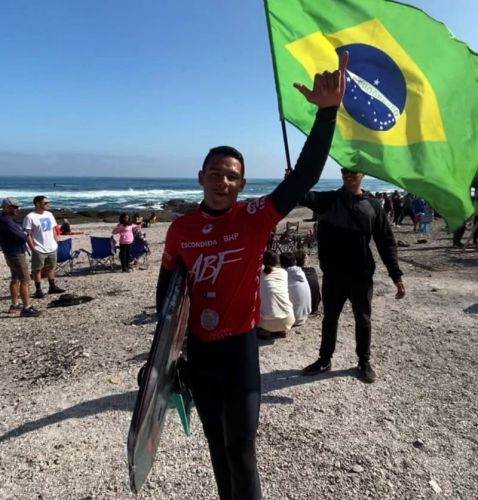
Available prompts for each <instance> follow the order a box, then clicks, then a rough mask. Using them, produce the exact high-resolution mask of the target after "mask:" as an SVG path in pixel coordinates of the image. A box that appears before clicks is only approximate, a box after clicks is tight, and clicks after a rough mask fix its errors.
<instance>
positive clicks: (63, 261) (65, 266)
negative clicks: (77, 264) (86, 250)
mask: <svg viewBox="0 0 478 500" xmlns="http://www.w3.org/2000/svg"><path fill="white" fill-rule="evenodd" d="M71 241H72V240H71V238H68V239H66V240H61V241H59V242H58V248H57V250H56V269H55V271H56V272H59V271H63V272H64V273H65V274H71V273H72V272H73V261H74V259H76V258H77V257H78V255H79V254H80V251H79V250H76V251H75V252H73V251H72V248H71V247H72V245H71Z"/></svg>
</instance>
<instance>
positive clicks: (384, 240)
mask: <svg viewBox="0 0 478 500" xmlns="http://www.w3.org/2000/svg"><path fill="white" fill-rule="evenodd" d="M373 239H374V241H375V244H376V245H377V250H378V253H379V254H380V258H381V259H382V262H383V263H384V264H385V267H386V268H387V271H388V275H389V276H390V278H392V280H393V282H394V283H397V282H398V281H401V277H402V275H403V273H402V271H401V269H400V267H399V265H398V254H397V244H396V242H395V237H394V236H393V231H392V228H391V227H390V223H389V222H388V219H387V215H386V213H385V211H384V210H383V209H382V208H380V210H379V211H378V213H377V216H376V218H375V224H374V228H373Z"/></svg>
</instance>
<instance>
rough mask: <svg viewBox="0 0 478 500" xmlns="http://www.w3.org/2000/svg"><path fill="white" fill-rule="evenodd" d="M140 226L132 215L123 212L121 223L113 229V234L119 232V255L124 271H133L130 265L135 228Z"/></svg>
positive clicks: (120, 218) (120, 217)
mask: <svg viewBox="0 0 478 500" xmlns="http://www.w3.org/2000/svg"><path fill="white" fill-rule="evenodd" d="M137 227H138V226H137V225H136V224H133V223H132V221H131V217H130V216H129V215H128V214H127V213H126V212H123V213H122V214H121V215H120V216H119V224H118V225H117V226H116V227H115V228H114V229H113V234H119V247H120V251H119V257H120V262H121V270H122V271H123V272H124V273H128V272H130V271H131V269H130V267H129V260H130V253H131V245H132V243H133V241H134V230H135V229H136V228H137Z"/></svg>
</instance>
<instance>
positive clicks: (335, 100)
mask: <svg viewBox="0 0 478 500" xmlns="http://www.w3.org/2000/svg"><path fill="white" fill-rule="evenodd" d="M348 59H349V54H348V52H344V53H343V54H342V57H341V58H340V65H339V69H338V70H336V71H334V72H333V73H329V72H328V71H325V72H324V73H322V74H316V75H315V78H314V86H313V88H312V90H309V89H308V88H307V87H306V86H305V85H302V84H300V83H295V84H294V87H295V88H296V89H297V90H298V91H299V92H300V93H301V94H302V95H303V96H304V97H305V98H306V99H307V101H309V102H310V103H311V104H315V105H316V106H318V107H319V111H318V112H317V115H316V118H315V122H314V125H313V126H312V129H311V131H310V134H309V136H308V137H307V140H306V141H305V144H304V147H303V148H302V152H301V153H300V156H299V159H298V160H297V164H296V166H295V169H294V170H292V171H291V172H290V173H289V175H288V176H287V177H286V178H285V179H284V180H283V181H282V182H281V183H280V184H279V185H278V186H277V187H276V189H274V191H273V192H272V193H271V195H270V196H271V201H272V204H273V205H274V207H275V209H276V210H277V211H278V212H279V213H280V214H281V215H283V216H285V215H287V214H288V213H289V212H290V211H291V210H292V209H293V208H294V207H295V206H296V205H297V203H298V202H299V200H300V199H301V198H302V196H303V195H304V194H305V193H306V192H307V191H309V190H310V189H311V188H312V187H313V186H314V185H315V184H316V183H317V181H318V180H319V178H320V175H321V173H322V170H323V169H324V165H325V162H326V160H327V156H328V154H329V149H330V145H331V144H332V138H333V136H334V130H335V119H336V115H337V110H338V107H339V106H340V103H341V102H342V98H343V96H344V93H345V73H346V70H347V63H348Z"/></svg>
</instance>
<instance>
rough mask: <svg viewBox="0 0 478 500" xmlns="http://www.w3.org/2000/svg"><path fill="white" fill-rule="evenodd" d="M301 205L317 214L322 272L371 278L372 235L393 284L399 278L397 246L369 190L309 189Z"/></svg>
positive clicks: (388, 225)
mask: <svg viewBox="0 0 478 500" xmlns="http://www.w3.org/2000/svg"><path fill="white" fill-rule="evenodd" d="M300 204H301V205H303V206H305V207H308V208H310V209H312V210H313V211H314V212H316V213H317V214H318V229H317V241H318V246H319V261H320V268H321V269H322V272H324V273H326V274H331V275H336V276H344V277H350V278H352V279H360V278H366V277H371V276H372V275H373V273H374V271H375V262H374V259H373V255H372V251H371V249H370V240H371V238H372V237H373V239H374V241H375V244H376V246H377V250H378V253H379V254H380V257H381V259H382V261H383V263H384V264H385V267H386V268H387V270H388V274H389V276H390V277H391V278H392V280H393V281H394V283H396V282H398V281H400V279H401V276H402V274H403V273H402V271H401V270H400V267H399V265H398V257H397V245H396V243H395V238H394V236H393V232H392V228H391V227H390V224H389V222H388V219H387V215H386V214H385V212H384V210H383V208H382V207H381V205H380V203H379V202H378V201H377V200H375V199H374V198H371V197H370V195H369V193H367V192H363V193H362V194H361V195H353V194H352V193H350V192H348V191H347V190H346V189H345V188H344V187H342V188H340V189H338V190H337V191H323V192H317V191H309V192H308V193H307V194H306V195H305V196H304V197H303V198H302V200H301V202H300Z"/></svg>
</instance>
